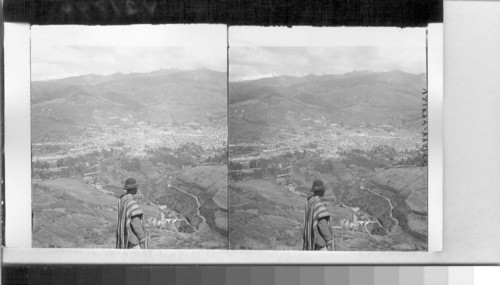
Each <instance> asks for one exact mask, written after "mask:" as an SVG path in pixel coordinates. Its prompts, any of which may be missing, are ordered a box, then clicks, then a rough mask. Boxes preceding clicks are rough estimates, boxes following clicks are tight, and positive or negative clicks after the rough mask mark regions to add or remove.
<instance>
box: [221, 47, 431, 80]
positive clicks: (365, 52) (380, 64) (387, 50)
mask: <svg viewBox="0 0 500 285" xmlns="http://www.w3.org/2000/svg"><path fill="white" fill-rule="evenodd" d="M425 66H426V64H425V48H422V47H375V46H360V47H335V46H333V47H234V48H230V49H229V70H230V72H229V80H230V81H238V80H248V79H250V78H252V79H254V78H259V77H267V76H270V75H291V76H302V75H305V74H310V73H315V74H323V73H330V74H342V73H347V72H351V71H356V70H372V71H389V70H401V71H405V72H408V73H423V72H425Z"/></svg>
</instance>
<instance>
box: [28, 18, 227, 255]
mask: <svg viewBox="0 0 500 285" xmlns="http://www.w3.org/2000/svg"><path fill="white" fill-rule="evenodd" d="M226 33H227V30H226V27H225V26H223V25H155V26H152V25H133V26H32V29H31V141H32V149H31V153H32V217H33V219H32V245H33V247H43V248H118V249H192V248H204V249H227V246H228V240H227V236H228V233H227V231H228V226H227V225H228V217H227V211H228V207H227V169H228V168H227V155H226V153H227V152H226V149H227V136H228V128H227V73H226V72H227V40H226V38H227V37H226Z"/></svg>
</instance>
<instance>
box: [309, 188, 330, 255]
mask: <svg viewBox="0 0 500 285" xmlns="http://www.w3.org/2000/svg"><path fill="white" fill-rule="evenodd" d="M324 217H330V213H328V210H327V209H326V206H325V204H324V203H323V202H321V200H320V199H319V197H318V196H311V197H309V198H308V199H307V201H306V208H305V217H304V233H303V250H314V246H315V236H314V235H315V230H314V229H315V228H316V227H317V225H318V220H319V219H321V218H324Z"/></svg>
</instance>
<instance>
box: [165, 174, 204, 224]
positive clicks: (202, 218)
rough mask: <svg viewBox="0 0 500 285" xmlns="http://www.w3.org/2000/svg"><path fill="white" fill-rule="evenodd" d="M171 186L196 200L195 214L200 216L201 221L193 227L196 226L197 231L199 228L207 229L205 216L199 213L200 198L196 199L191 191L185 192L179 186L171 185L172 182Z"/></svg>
mask: <svg viewBox="0 0 500 285" xmlns="http://www.w3.org/2000/svg"><path fill="white" fill-rule="evenodd" d="M171 187H172V188H175V189H177V190H179V191H181V192H182V193H185V194H187V195H190V196H191V197H193V198H194V199H195V200H196V204H197V205H198V207H197V208H196V214H197V215H198V216H199V217H201V223H200V224H199V225H198V226H197V227H195V228H196V230H198V231H200V230H202V229H203V230H206V229H207V227H208V225H207V220H206V219H205V217H204V216H203V215H202V214H201V213H200V206H201V203H200V200H199V199H198V197H197V196H196V195H193V194H191V193H189V192H187V191H184V190H182V189H181V188H179V187H177V186H175V185H173V184H171Z"/></svg>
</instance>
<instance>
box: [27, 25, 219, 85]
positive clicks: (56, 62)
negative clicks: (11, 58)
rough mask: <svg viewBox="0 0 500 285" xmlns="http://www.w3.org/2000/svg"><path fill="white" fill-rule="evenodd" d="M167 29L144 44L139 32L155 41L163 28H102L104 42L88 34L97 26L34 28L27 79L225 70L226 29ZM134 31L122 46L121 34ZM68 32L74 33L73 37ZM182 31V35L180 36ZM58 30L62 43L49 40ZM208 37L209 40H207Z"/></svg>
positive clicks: (94, 31) (99, 36) (56, 40)
mask: <svg viewBox="0 0 500 285" xmlns="http://www.w3.org/2000/svg"><path fill="white" fill-rule="evenodd" d="M132 27H133V26H132ZM167 28H168V29H167ZM167 28H165V29H164V30H165V31H166V32H169V31H170V34H169V33H166V34H165V37H166V39H163V40H158V39H156V40H154V39H153V40H148V39H149V38H146V37H144V35H141V33H148V34H150V35H151V36H152V35H153V34H154V35H155V37H156V38H161V37H162V35H163V34H162V33H161V32H162V31H163V30H160V29H159V28H158V27H153V28H151V27H147V28H146V27H141V29H138V28H137V27H135V28H132V29H127V28H124V27H120V29H114V30H109V29H104V31H106V32H107V33H108V38H107V39H105V38H103V37H102V35H96V36H95V37H93V36H92V35H94V34H95V33H96V32H98V31H99V29H98V28H96V27H94V28H93V29H91V28H89V27H84V28H80V27H78V28H74V27H72V28H68V29H63V28H57V29H56V28H54V27H51V26H49V27H47V28H44V27H37V28H36V29H34V30H35V31H34V32H33V34H32V46H31V76H32V80H34V81H37V80H50V79H57V78H64V77H69V76H75V75H83V74H100V75H109V74H113V73H116V72H122V73H131V72H151V71H154V70H159V69H165V68H178V69H196V68H209V69H212V70H216V71H226V69H227V63H226V61H227V54H226V50H227V49H226V44H227V43H226V40H225V34H226V32H225V30H223V29H219V27H216V29H212V28H211V27H208V26H206V25H205V26H199V27H197V28H193V27H191V26H179V29H177V30H176V29H175V27H172V26H169V27H167ZM108 30H109V31H108ZM134 30H135V31H136V34H135V35H133V36H134V37H132V35H129V34H127V42H125V43H126V44H124V39H123V38H121V36H120V35H122V34H124V33H125V32H127V31H129V32H131V31H132V32H133V31H134ZM156 30H158V31H156ZM70 31H71V32H73V33H77V35H72V34H71V33H69V32H70ZM113 31H116V32H118V31H119V32H120V33H119V34H118V35H117V36H113V34H112V33H111V32H113ZM152 31H156V32H155V33H152ZM182 31H187V32H186V33H184V34H182V33H181V32H182ZM199 31H204V32H205V34H207V35H204V37H203V38H200V37H195V36H196V34H197V33H199ZM57 32H59V33H62V34H64V35H66V36H67V37H68V38H67V39H64V40H63V39H61V37H57V38H56V39H55V40H54V41H52V40H51V39H52V38H54V37H55V36H56V35H57ZM174 32H175V33H174ZM186 35H189V36H186ZM210 35H212V36H213V37H212V38H211V39H208V38H207V37H208V36H210ZM221 35H222V36H221ZM44 36H46V37H44ZM139 36H141V37H139ZM135 37H137V38H138V39H141V38H142V39H143V40H144V44H142V45H141V44H140V43H137V42H134V41H132V39H134V38H135ZM221 39H222V40H221ZM174 40H175V41H174ZM92 44H95V45H92Z"/></svg>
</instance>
